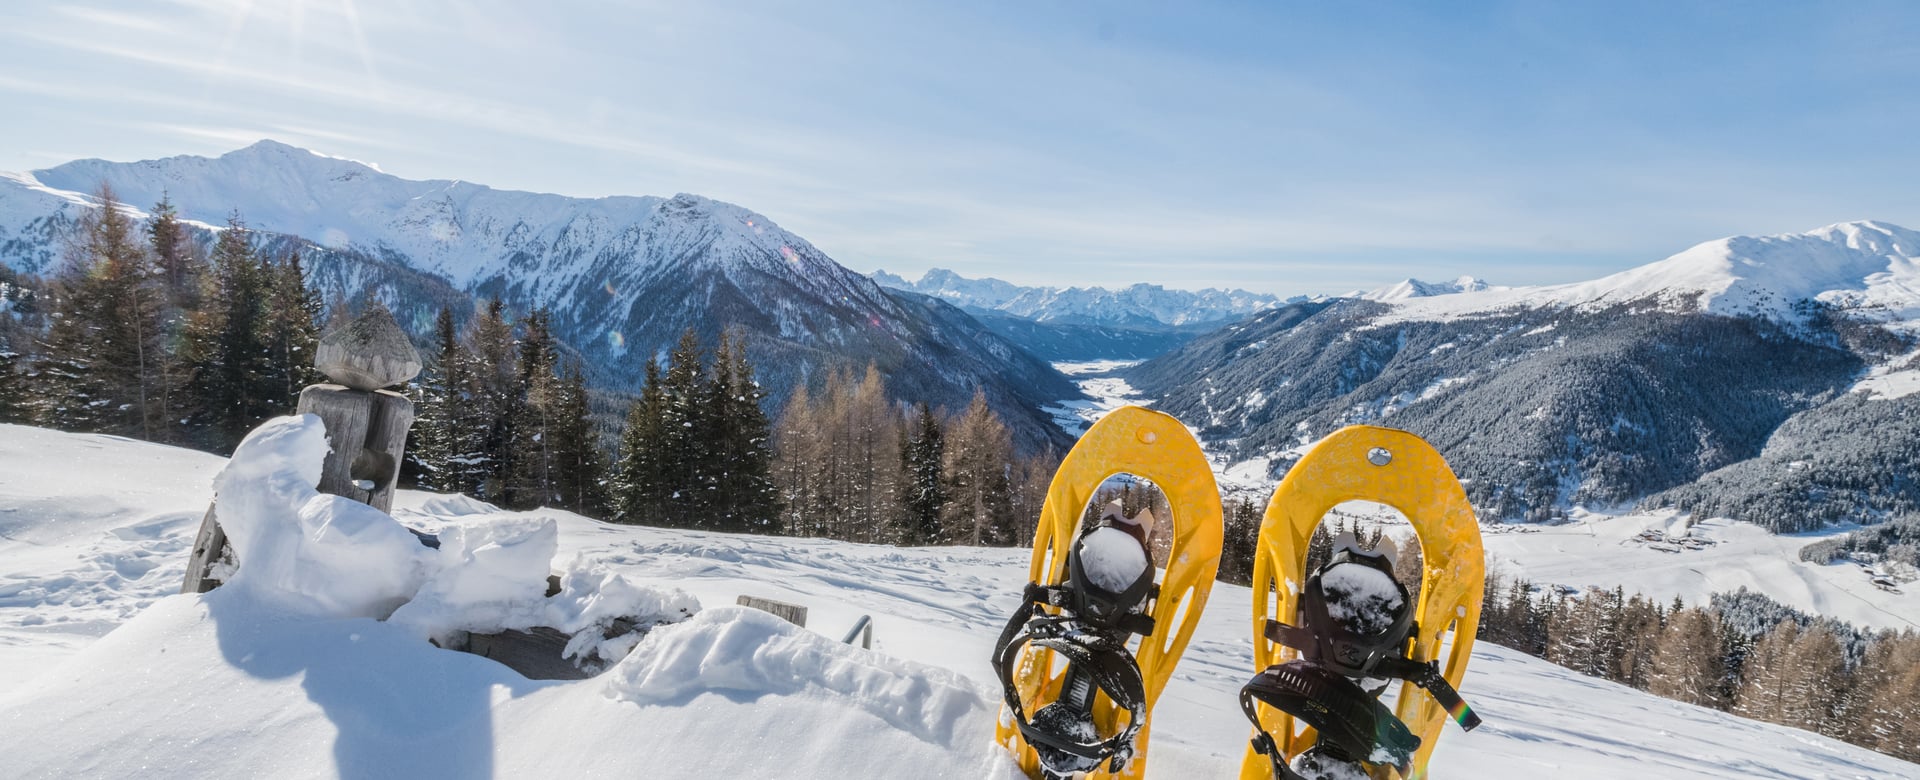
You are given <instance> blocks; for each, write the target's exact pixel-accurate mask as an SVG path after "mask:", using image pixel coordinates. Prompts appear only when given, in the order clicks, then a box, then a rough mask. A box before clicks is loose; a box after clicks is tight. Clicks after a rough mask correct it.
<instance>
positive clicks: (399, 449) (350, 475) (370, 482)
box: [299, 385, 413, 512]
mask: <svg viewBox="0 0 1920 780" xmlns="http://www.w3.org/2000/svg"><path fill="white" fill-rule="evenodd" d="M299 413H300V414H313V415H319V417H320V420H321V422H324V423H326V426H327V444H328V445H329V447H330V449H329V450H328V452H327V461H326V464H325V465H323V466H322V467H321V469H320V492H322V493H331V494H333V495H336V496H346V497H347V498H351V499H353V500H355V501H359V502H361V503H363V504H367V505H370V506H372V507H373V508H375V509H378V510H380V511H382V512H385V511H387V510H389V509H391V508H392V507H393V485H394V482H395V481H396V480H397V479H399V477H400V457H401V455H403V454H404V450H405V448H406V444H407V428H408V427H409V426H411V425H413V402H412V401H409V400H407V397H406V396H403V395H401V394H399V393H396V392H393V391H391V390H376V391H373V392H368V391H365V390H354V389H352V388H348V387H342V386H340V385H308V386H307V389H305V390H302V391H300V407H299Z"/></svg>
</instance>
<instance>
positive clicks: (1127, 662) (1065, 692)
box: [993, 501, 1155, 777]
mask: <svg viewBox="0 0 1920 780" xmlns="http://www.w3.org/2000/svg"><path fill="white" fill-rule="evenodd" d="M1152 525H1153V515H1152V513H1151V512H1147V511H1142V512H1141V513H1140V516H1136V517H1132V518H1129V517H1125V516H1124V515H1122V513H1121V509H1120V503H1119V502H1117V501H1116V502H1114V503H1112V504H1110V505H1109V506H1107V507H1106V509H1105V510H1104V512H1103V513H1102V515H1101V517H1100V522H1099V525H1096V526H1094V527H1092V528H1091V529H1089V530H1088V531H1086V532H1085V533H1083V534H1081V535H1080V538H1079V539H1077V540H1075V541H1074V543H1073V547H1072V549H1071V550H1070V551H1069V552H1068V553H1067V572H1068V574H1067V581H1066V582H1065V583H1064V584H1062V585H1060V586H1057V587H1048V586H1043V585H1035V584H1029V585H1028V586H1027V591H1026V602H1027V603H1026V604H1025V605H1023V606H1022V607H1021V609H1020V610H1018V611H1016V612H1015V614H1014V616H1013V618H1012V619H1011V620H1009V621H1008V622H1007V627H1006V630H1005V631H1003V632H1001V635H1000V641H999V643H998V644H997V645H996V647H995V650H994V657H993V668H994V672H995V673H996V674H998V675H999V677H1000V684H1001V685H1002V686H1004V687H1005V689H1006V694H1007V707H1008V708H1009V709H1010V710H1011V711H1012V716H1013V720H1014V723H1015V724H1017V725H1018V727H1019V729H1020V735H1021V736H1022V737H1023V738H1025V739H1026V741H1027V744H1029V745H1032V746H1033V749H1034V750H1035V751H1036V752H1037V753H1038V754H1039V757H1040V766H1041V768H1042V769H1043V770H1044V772H1045V776H1047V777H1071V776H1073V775H1074V774H1078V773H1082V772H1087V771H1091V770H1093V769H1095V768H1096V767H1098V766H1100V764H1101V763H1102V762H1106V763H1107V765H1108V768H1109V770H1111V771H1118V770H1119V769H1120V768H1121V767H1124V766H1126V763H1127V761H1128V759H1131V758H1132V757H1133V737H1134V735H1135V734H1137V733H1139V731H1140V728H1141V727H1142V726H1143V725H1145V723H1146V709H1147V708H1146V706H1145V705H1146V684H1145V682H1144V681H1143V680H1142V679H1141V676H1140V666H1139V664H1138V663H1136V662H1135V661H1134V658H1133V653H1132V652H1130V651H1129V650H1128V649H1127V641H1128V640H1129V639H1130V638H1131V637H1132V636H1135V635H1137V636H1149V635H1152V634H1153V618H1151V617H1148V616H1147V615H1144V614H1141V612H1140V610H1141V608H1142V607H1143V606H1145V605H1146V603H1147V600H1148V599H1150V598H1152V597H1153V596H1154V591H1155V586H1154V583H1153V563H1152V561H1151V560H1150V559H1149V558H1148V553H1147V547H1146V531H1145V529H1146V528H1151V527H1152ZM1045 607H1053V608H1056V609H1058V610H1059V614H1050V613H1049V612H1048V611H1047V610H1046V609H1045ZM1029 643H1031V644H1034V645H1038V646H1040V647H1044V648H1047V649H1049V650H1052V651H1054V652H1056V653H1059V654H1060V655H1061V656H1062V657H1064V658H1066V659H1067V669H1066V678H1065V681H1064V682H1063V683H1062V685H1061V695H1060V698H1058V699H1055V700H1054V701H1053V702H1051V703H1049V704H1046V705H1044V706H1042V707H1040V708H1039V709H1038V710H1035V711H1034V712H1033V714H1032V717H1031V719H1029V718H1028V717H1027V715H1026V713H1025V711H1024V709H1023V707H1022V706H1021V702H1020V690H1019V687H1018V686H1017V685H1016V684H1015V683H1014V679H1013V671H1014V669H1015V667H1016V666H1017V664H1018V660H1019V658H1020V653H1021V651H1022V650H1024V649H1025V648H1026V646H1027V645H1028V644H1029ZM1096 691H1097V692H1098V693H1101V694H1105V695H1106V697H1107V698H1108V699H1109V700H1110V701H1112V702H1113V704H1114V706H1116V707H1119V708H1120V709H1123V710H1126V711H1127V715H1128V720H1127V723H1126V725H1125V726H1124V727H1122V728H1121V729H1120V730H1119V731H1118V732H1115V733H1113V734H1111V735H1108V736H1106V737H1104V738H1103V737H1101V736H1100V735H1099V729H1098V727H1097V726H1096V725H1095V724H1094V714H1093V702H1094V694H1095V692H1096Z"/></svg>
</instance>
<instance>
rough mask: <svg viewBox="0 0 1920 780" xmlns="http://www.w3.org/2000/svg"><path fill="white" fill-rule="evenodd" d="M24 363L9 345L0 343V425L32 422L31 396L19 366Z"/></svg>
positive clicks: (21, 367) (24, 375) (4, 342)
mask: <svg viewBox="0 0 1920 780" xmlns="http://www.w3.org/2000/svg"><path fill="white" fill-rule="evenodd" d="M24 362H25V361H24V360H22V358H21V356H20V353H18V352H15V351H13V348H12V345H11V344H9V343H8V342H6V341H0V423H29V422H32V421H33V407H32V405H31V403H30V399H31V397H32V396H31V393H30V392H29V390H28V384H27V377H26V374H25V371H24V368H23V366H22V365H21V364H22V363H24Z"/></svg>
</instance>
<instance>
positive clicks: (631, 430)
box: [613, 358, 667, 523]
mask: <svg viewBox="0 0 1920 780" xmlns="http://www.w3.org/2000/svg"><path fill="white" fill-rule="evenodd" d="M662 382H663V379H662V377H661V376H660V361H659V360H657V359H655V358H647V372H646V382H645V383H644V384H643V385H641V387H640V397H638V398H635V399H634V400H633V403H632V404H631V405H629V406H628V407H627V424H626V428H625V430H623V431H621V433H620V465H619V468H618V470H617V473H616V474H615V477H614V483H613V484H614V519H615V521H616V522H621V523H659V522H661V513H662V511H663V510H664V508H665V506H666V499H667V490H666V485H667V468H666V460H665V455H666V452H665V447H666V439H665V437H666V430H665V427H664V426H665V420H666V418H665V415H666V390H665V388H664V387H663V385H662Z"/></svg>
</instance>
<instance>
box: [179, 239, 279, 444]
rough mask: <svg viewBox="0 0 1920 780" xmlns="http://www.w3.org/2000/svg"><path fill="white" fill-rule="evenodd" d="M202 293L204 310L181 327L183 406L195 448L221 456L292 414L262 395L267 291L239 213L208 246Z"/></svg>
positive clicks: (267, 368)
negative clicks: (198, 444) (185, 372)
mask: <svg viewBox="0 0 1920 780" xmlns="http://www.w3.org/2000/svg"><path fill="white" fill-rule="evenodd" d="M205 286H206V289H205V290H204V292H203V295H202V300H204V301H205V302H206V304H205V305H204V306H202V307H201V308H200V310H199V311H197V312H195V314H194V317H193V318H192V320H191V321H190V322H189V324H188V328H187V348H188V355H187V358H188V363H189V366H190V370H191V372H192V373H191V379H190V380H189V381H188V384H187V386H188V392H189V396H190V398H189V403H190V404H191V406H192V419H193V421H194V422H195V424H196V427H197V428H198V429H199V433H200V437H201V440H202V442H203V443H204V444H205V445H206V446H208V447H209V448H211V449H213V450H215V451H218V452H228V451H231V450H232V449H233V447H234V446H235V445H237V444H239V443H240V439H241V437H243V436H245V435H246V433H247V431H250V430H253V427H254V426H256V425H259V424H260V422H261V421H263V420H265V419H267V418H268V417H272V416H274V415H277V414H285V413H287V412H289V411H292V410H291V409H287V408H282V407H281V406H279V405H275V404H274V403H273V402H274V401H275V400H277V394H275V395H274V396H273V397H270V396H269V395H268V394H266V393H265V392H263V388H264V384H263V379H262V378H263V377H267V376H270V375H271V374H272V371H271V368H270V366H269V365H268V364H269V362H270V360H271V354H270V351H269V349H268V345H267V344H266V342H265V340H264V339H263V338H262V336H263V334H264V332H265V328H264V327H262V324H263V322H264V320H265V318H266V307H267V301H268V294H269V290H270V289H271V284H270V280H269V279H268V278H266V275H265V274H264V273H263V266H262V264H261V263H260V261H259V258H258V257H257V256H256V255H255V252H254V249H253V244H252V240H251V237H250V235H249V231H248V230H247V226H246V223H244V222H242V221H241V220H240V215H239V214H238V213H235V214H232V215H230V216H229V217H228V218H227V227H226V229H225V230H223V231H221V232H220V236H219V238H218V239H216V240H215V242H214V246H213V268H212V270H211V272H210V273H209V274H208V276H207V282H206V285H205Z"/></svg>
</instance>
